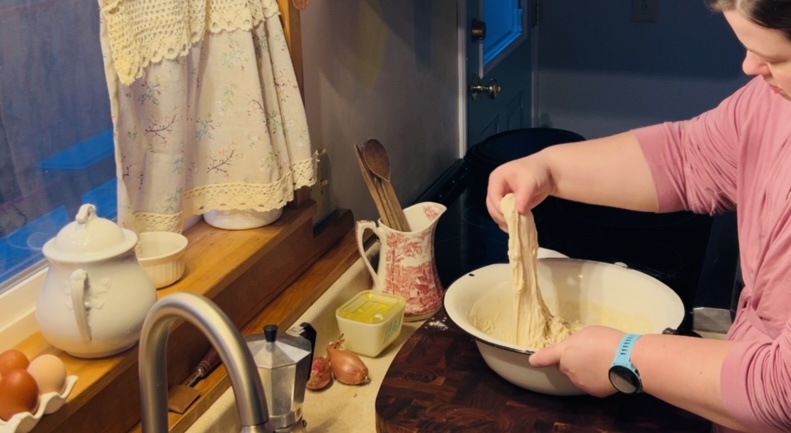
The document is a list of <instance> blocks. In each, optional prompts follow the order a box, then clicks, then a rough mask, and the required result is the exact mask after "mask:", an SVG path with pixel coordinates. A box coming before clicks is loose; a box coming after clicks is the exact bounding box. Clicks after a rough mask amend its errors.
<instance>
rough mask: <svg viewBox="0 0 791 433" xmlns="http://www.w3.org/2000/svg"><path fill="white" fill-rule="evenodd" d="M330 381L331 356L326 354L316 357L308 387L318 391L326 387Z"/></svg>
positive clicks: (311, 368)
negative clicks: (328, 356)
mask: <svg viewBox="0 0 791 433" xmlns="http://www.w3.org/2000/svg"><path fill="white" fill-rule="evenodd" d="M330 382H332V370H330V360H329V358H327V357H326V356H317V357H314V358H313V364H312V365H311V366H310V378H309V379H308V383H307V385H306V387H307V388H308V389H309V390H311V391H318V390H320V389H324V388H326V387H327V386H328V385H329V384H330Z"/></svg>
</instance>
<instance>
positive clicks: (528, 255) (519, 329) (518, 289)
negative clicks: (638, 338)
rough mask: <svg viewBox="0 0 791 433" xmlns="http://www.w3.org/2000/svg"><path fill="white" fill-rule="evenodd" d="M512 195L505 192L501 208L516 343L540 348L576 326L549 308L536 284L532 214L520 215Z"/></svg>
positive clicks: (562, 337)
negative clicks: (511, 289)
mask: <svg viewBox="0 0 791 433" xmlns="http://www.w3.org/2000/svg"><path fill="white" fill-rule="evenodd" d="M514 201H515V200H514V195H513V194H512V193H509V194H506V196H505V197H503V199H502V201H501V202H500V209H501V210H502V212H503V216H504V217H505V222H506V224H507V225H508V234H509V235H508V262H509V264H510V267H511V284H512V287H513V294H514V305H515V307H514V308H515V309H516V311H515V317H516V344H518V345H519V346H522V347H528V348H531V349H541V348H543V347H546V346H549V345H550V344H554V343H557V342H558V341H560V340H563V339H564V338H566V337H568V336H569V335H571V334H572V333H574V332H575V331H576V330H577V329H579V325H571V324H569V323H568V322H566V321H565V320H563V319H561V318H559V317H555V316H553V315H552V313H551V312H550V311H549V308H547V306H546V304H545V303H544V298H543V297H542V296H541V290H540V288H539V287H538V274H537V264H538V263H537V262H538V232H537V231H536V224H535V220H534V219H533V213H532V212H528V213H527V214H526V215H520V214H519V213H517V211H516V207H515V203H514Z"/></svg>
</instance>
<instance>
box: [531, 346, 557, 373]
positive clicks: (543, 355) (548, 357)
mask: <svg viewBox="0 0 791 433" xmlns="http://www.w3.org/2000/svg"><path fill="white" fill-rule="evenodd" d="M527 360H528V362H529V363H530V365H532V366H533V367H539V368H540V367H549V366H550V365H556V364H559V363H560V347H559V346H558V345H557V344H555V345H552V346H547V347H545V348H543V349H541V350H539V351H538V352H536V353H534V354H532V355H530V358H528V359H527Z"/></svg>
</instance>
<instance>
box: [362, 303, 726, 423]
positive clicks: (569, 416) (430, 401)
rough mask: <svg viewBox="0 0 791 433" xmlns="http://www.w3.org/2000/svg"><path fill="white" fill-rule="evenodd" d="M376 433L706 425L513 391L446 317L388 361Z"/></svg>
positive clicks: (647, 399) (644, 408)
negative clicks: (389, 362) (388, 366)
mask: <svg viewBox="0 0 791 433" xmlns="http://www.w3.org/2000/svg"><path fill="white" fill-rule="evenodd" d="M376 424H377V425H376V430H377V432H379V433H385V432H387V433H396V432H397V433H407V432H421V433H432V432H515V433H516V432H519V433H526V432H536V433H561V432H563V433H671V432H672V433H698V432H700V433H704V432H709V431H710V429H711V423H710V422H708V421H706V420H704V419H702V418H700V417H698V416H696V415H693V414H691V413H689V412H686V411H683V410H681V409H678V408H675V407H673V406H670V405H668V404H666V403H664V402H662V401H660V400H658V399H656V398H654V397H651V396H649V395H645V394H641V395H636V396H627V395H614V396H611V397H608V398H604V399H600V398H596V397H591V396H587V395H585V396H572V397H555V396H548V395H543V394H538V393H534V392H531V391H527V390H524V389H521V388H519V387H516V386H514V385H512V384H510V383H509V382H507V381H505V380H504V379H502V378H500V376H498V375H497V374H496V373H494V372H493V371H492V370H491V369H489V367H488V366H487V365H486V363H485V362H484V360H483V358H482V357H481V355H480V354H479V352H478V349H477V347H476V345H475V342H474V340H473V339H472V338H471V337H469V336H468V335H467V334H465V333H464V332H463V331H462V330H461V329H459V328H458V327H457V326H456V325H455V324H453V322H452V321H451V320H450V319H448V317H447V316H446V314H445V312H444V310H440V311H439V312H438V313H437V314H436V315H435V316H434V317H432V318H430V319H428V320H426V321H425V323H424V324H423V325H422V326H421V327H420V328H418V330H417V331H416V332H415V333H414V334H413V335H412V336H411V337H410V338H409V340H407V341H406V342H405V343H404V345H403V346H402V348H401V350H400V351H399V352H398V354H397V355H396V357H395V359H394V360H393V362H392V364H391V366H390V368H389V370H388V372H387V374H386V375H385V377H384V379H383V382H382V386H381V388H380V389H379V393H378V394H377V397H376Z"/></svg>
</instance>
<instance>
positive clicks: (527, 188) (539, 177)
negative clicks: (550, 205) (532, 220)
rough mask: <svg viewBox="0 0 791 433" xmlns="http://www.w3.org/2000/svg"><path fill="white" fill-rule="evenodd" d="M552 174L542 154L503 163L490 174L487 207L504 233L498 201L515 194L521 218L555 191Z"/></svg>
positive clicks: (503, 221) (504, 224)
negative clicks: (509, 194) (507, 195)
mask: <svg viewBox="0 0 791 433" xmlns="http://www.w3.org/2000/svg"><path fill="white" fill-rule="evenodd" d="M554 188H555V186H554V182H553V179H552V172H551V170H550V169H549V165H548V164H547V163H546V160H545V158H544V157H543V155H542V153H541V152H538V153H535V154H533V155H530V156H526V157H524V158H520V159H516V160H513V161H510V162H506V163H504V164H502V165H500V166H499V167H497V168H495V169H494V171H492V173H491V174H490V175H489V186H488V188H487V194H486V208H487V209H488V210H489V215H491V217H492V218H493V219H494V221H495V222H496V223H497V225H498V226H500V228H501V229H502V230H503V231H508V230H507V226H506V223H505V218H504V216H503V212H502V209H500V201H501V200H502V199H503V197H504V196H505V195H506V194H508V193H514V204H515V207H516V212H517V213H519V214H520V215H523V214H525V213H527V212H528V211H529V210H530V209H532V208H534V207H535V206H537V205H538V204H539V203H541V202H542V201H544V199H546V198H547V196H549V195H550V194H552V192H553V190H554Z"/></svg>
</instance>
